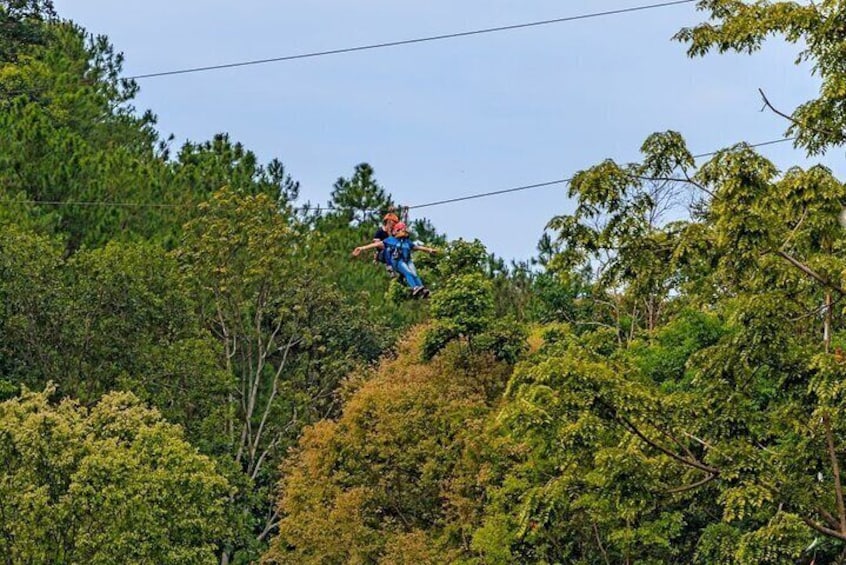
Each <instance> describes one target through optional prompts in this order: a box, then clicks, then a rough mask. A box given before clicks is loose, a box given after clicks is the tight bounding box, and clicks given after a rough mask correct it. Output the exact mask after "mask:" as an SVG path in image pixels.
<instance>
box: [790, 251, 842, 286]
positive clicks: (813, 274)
mask: <svg viewBox="0 0 846 565" xmlns="http://www.w3.org/2000/svg"><path fill="white" fill-rule="evenodd" d="M775 254H776V255H778V256H779V257H781V258H782V259H784V260H785V261H787V262H788V263H790V264H791V265H793V266H794V267H796V268H797V269H799V270H800V271H802V272H803V273H805V274H806V275H808V276H809V277H811V278H812V279H814V280H815V281H817V282H818V283H820V284H821V285H823V286H825V287H827V288H830V289H831V290H834V291H836V292H837V293H838V294H840V295H844V294H846V290H843V289H842V288H840V287H839V286H837V285H836V284H834V283H833V282H831V281H829V280H828V279H827V278H825V277H823V276H822V275H820V274H818V273H816V272H815V271H814V270H813V269H811V268H810V267H808V266H807V265H804V264H803V263H801V262H800V261H798V260H797V259H795V258H794V257H792V256H790V255H788V254H787V253H785V252H784V251H776V252H775Z"/></svg>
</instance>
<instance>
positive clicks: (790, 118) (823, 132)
mask: <svg viewBox="0 0 846 565" xmlns="http://www.w3.org/2000/svg"><path fill="white" fill-rule="evenodd" d="M758 92H759V93H760V94H761V98H763V99H764V105H765V106H766V107H767V108H769V109H770V110H771V111H772V112H773V113H775V114H778V115H779V116H781V117H782V118H784V119H786V120H788V121H790V122H793V123H794V124H796V125H797V126H799V127H800V128H802V129H807V130H811V131H813V132H816V133H818V134H820V135H825V136H828V137H838V138H839V137H842V136H843V134H842V133H835V132H832V131H828V130H824V129H820V128H817V127H814V126H809V125H808V124H803V123H802V122H800V121H799V120H797V119H796V118H794V117H793V116H791V115H790V114H785V113H784V112H782V111H780V110H777V109H776V108H775V107H774V106H773V105H772V104H770V101H769V100H768V99H767V95H766V94H764V91H763V90H762V89H760V88H759V89H758Z"/></svg>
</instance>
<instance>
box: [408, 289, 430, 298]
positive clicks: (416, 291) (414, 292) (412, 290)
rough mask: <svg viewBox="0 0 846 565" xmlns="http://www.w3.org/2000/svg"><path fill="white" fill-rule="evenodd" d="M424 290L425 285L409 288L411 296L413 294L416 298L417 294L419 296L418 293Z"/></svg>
mask: <svg viewBox="0 0 846 565" xmlns="http://www.w3.org/2000/svg"><path fill="white" fill-rule="evenodd" d="M424 290H426V288H425V287H422V286H415V287H414V288H412V289H411V296H413V297H414V298H417V297H418V296H420V293H421V292H423V291H424Z"/></svg>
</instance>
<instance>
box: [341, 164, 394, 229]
mask: <svg viewBox="0 0 846 565" xmlns="http://www.w3.org/2000/svg"><path fill="white" fill-rule="evenodd" d="M329 206H330V208H333V209H334V210H335V211H336V212H335V213H336V214H337V215H339V216H340V217H341V218H343V219H344V220H345V221H346V222H349V223H350V224H351V225H360V224H372V225H375V224H377V223H378V222H379V221H380V220H381V219H382V215H383V214H384V213H385V212H388V211H391V210H393V209H394V208H395V204H394V201H393V200H392V199H391V196H390V195H389V194H387V193H386V192H385V189H383V188H382V187H381V186H379V184H378V183H377V182H376V178H375V177H374V171H373V167H371V166H370V165H368V164H367V163H361V164H358V165H356V167H355V172H354V173H353V176H352V177H350V178H348V179H347V178H344V177H341V178H339V179H338V180H337V181H336V182H335V186H334V188H333V189H332V196H331V199H330V201H329Z"/></svg>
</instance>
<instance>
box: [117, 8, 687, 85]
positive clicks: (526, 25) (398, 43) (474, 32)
mask: <svg viewBox="0 0 846 565" xmlns="http://www.w3.org/2000/svg"><path fill="white" fill-rule="evenodd" d="M696 1H697V0H674V1H672V2H661V3H658V4H647V5H643V6H633V7H631V8H620V9H618V10H607V11H605V12H593V13H590V14H581V15H578V16H566V17H563V18H555V19H551V20H541V21H536V22H527V23H522V24H513V25H507V26H499V27H489V28H484V29H475V30H470V31H460V32H456V33H445V34H442V35H431V36H428V37H417V38H413V39H403V40H400V41H386V42H383V43H372V44H369V45H359V46H356V47H344V48H341V49H330V50H327V51H314V52H311V53H299V54H296V55H285V56H282V57H271V58H268V59H254V60H250V61H240V62H236V63H224V64H220V65H208V66H204V67H189V68H186V69H177V70H173V71H162V72H157V73H146V74H141V75H134V76H130V77H127V78H128V79H129V80H141V79H147V78H154V77H163V76H172V75H185V74H189V73H200V72H205V71H215V70H220V69H232V68H236V67H247V66H251V65H264V64H267V63H280V62H283V61H294V60H298V59H311V58H315V57H325V56H327V55H340V54H342V53H353V52H356V51H369V50H373V49H383V48H386V47H398V46H401V45H412V44H415V43H425V42H429V41H442V40H445V39H455V38H459V37H469V36H472V35H482V34H486V33H499V32H503V31H513V30H517V29H525V28H530V27H539V26H545V25H551V24H558V23H563V22H572V21H577V20H586V19H589V18H599V17H603V16H613V15H617V14H628V13H632V12H640V11H644V10H653V9H656V8H666V7H669V6H677V5H681V4H691V3H693V2H696Z"/></svg>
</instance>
